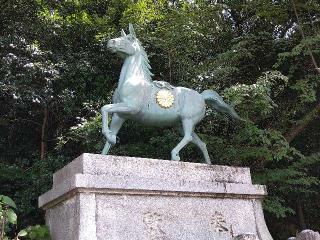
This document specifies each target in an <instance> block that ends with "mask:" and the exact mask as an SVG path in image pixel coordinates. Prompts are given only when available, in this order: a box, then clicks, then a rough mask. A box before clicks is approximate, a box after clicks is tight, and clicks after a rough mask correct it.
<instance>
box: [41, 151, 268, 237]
mask: <svg viewBox="0 0 320 240" xmlns="http://www.w3.org/2000/svg"><path fill="white" fill-rule="evenodd" d="M266 194H267V192H266V188H265V187H264V186H260V185H253V184H252V182H251V175H250V170H249V169H248V168H238V167H227V166H210V165H206V164H199V163H185V162H173V161H166V160H155V159H144V158H132V157H121V156H102V155H96V154H87V153H86V154H83V155H81V156H80V157H78V158H76V159H75V160H74V161H73V162H71V163H69V164H68V165H67V166H65V167H64V168H62V169H61V170H59V171H57V172H56V173H55V174H54V176H53V187H52V189H51V190H50V191H48V192H47V193H45V194H43V195H42V196H40V197H39V207H41V208H42V209H44V210H46V221H47V224H48V225H49V227H50V231H51V234H52V237H53V240H78V239H81V240H102V239H108V240H127V239H132V240H135V239H139V240H153V239H155V240H161V239H163V240H194V239H197V240H208V239H215V240H232V239H256V240H272V237H271V236H270V234H269V231H268V229H267V226H266V224H265V221H264V216H263V211H262V206H261V202H262V198H263V197H264V196H265V195H266ZM247 233H250V234H251V235H248V234H247ZM246 234H247V235H246ZM240 236H242V237H243V238H239V237H240ZM254 237H255V238H254Z"/></svg>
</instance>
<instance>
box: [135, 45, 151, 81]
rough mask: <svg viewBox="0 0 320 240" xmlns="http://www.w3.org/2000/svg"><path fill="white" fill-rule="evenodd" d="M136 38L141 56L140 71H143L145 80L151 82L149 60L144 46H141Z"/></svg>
mask: <svg viewBox="0 0 320 240" xmlns="http://www.w3.org/2000/svg"><path fill="white" fill-rule="evenodd" d="M136 40H137V43H138V44H139V47H140V52H141V56H142V58H141V67H142V72H143V74H144V76H145V78H146V80H148V81H149V82H151V81H152V77H153V76H154V74H153V73H152V72H151V66H150V61H149V58H148V55H147V53H146V51H145V49H144V47H143V46H142V44H141V42H140V41H139V39H136Z"/></svg>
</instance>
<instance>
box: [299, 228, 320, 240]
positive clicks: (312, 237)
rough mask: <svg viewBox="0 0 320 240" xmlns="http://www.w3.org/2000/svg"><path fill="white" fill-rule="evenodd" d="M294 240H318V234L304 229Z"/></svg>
mask: <svg viewBox="0 0 320 240" xmlns="http://www.w3.org/2000/svg"><path fill="white" fill-rule="evenodd" d="M296 240H320V234H319V232H315V231H312V230H310V229H306V230H303V231H301V232H300V233H298V234H297V237H296Z"/></svg>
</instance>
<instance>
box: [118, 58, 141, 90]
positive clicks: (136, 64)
mask: <svg viewBox="0 0 320 240" xmlns="http://www.w3.org/2000/svg"><path fill="white" fill-rule="evenodd" d="M132 77H135V79H137V81H141V79H143V80H144V81H147V79H146V78H145V77H144V73H143V68H142V56H141V54H140V53H136V54H134V55H132V56H129V57H127V58H126V59H125V60H124V63H123V66H122V69H121V73H120V80H119V85H122V84H123V83H124V82H126V80H128V79H129V78H132Z"/></svg>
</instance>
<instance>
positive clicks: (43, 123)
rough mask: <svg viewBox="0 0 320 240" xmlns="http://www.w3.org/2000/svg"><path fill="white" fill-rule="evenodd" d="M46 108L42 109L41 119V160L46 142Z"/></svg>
mask: <svg viewBox="0 0 320 240" xmlns="http://www.w3.org/2000/svg"><path fill="white" fill-rule="evenodd" d="M48 115H49V114H48V108H47V107H44V109H43V121H42V126H41V146H40V159H41V160H43V159H44V157H45V153H46V148H47V142H46V129H47V124H48Z"/></svg>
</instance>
